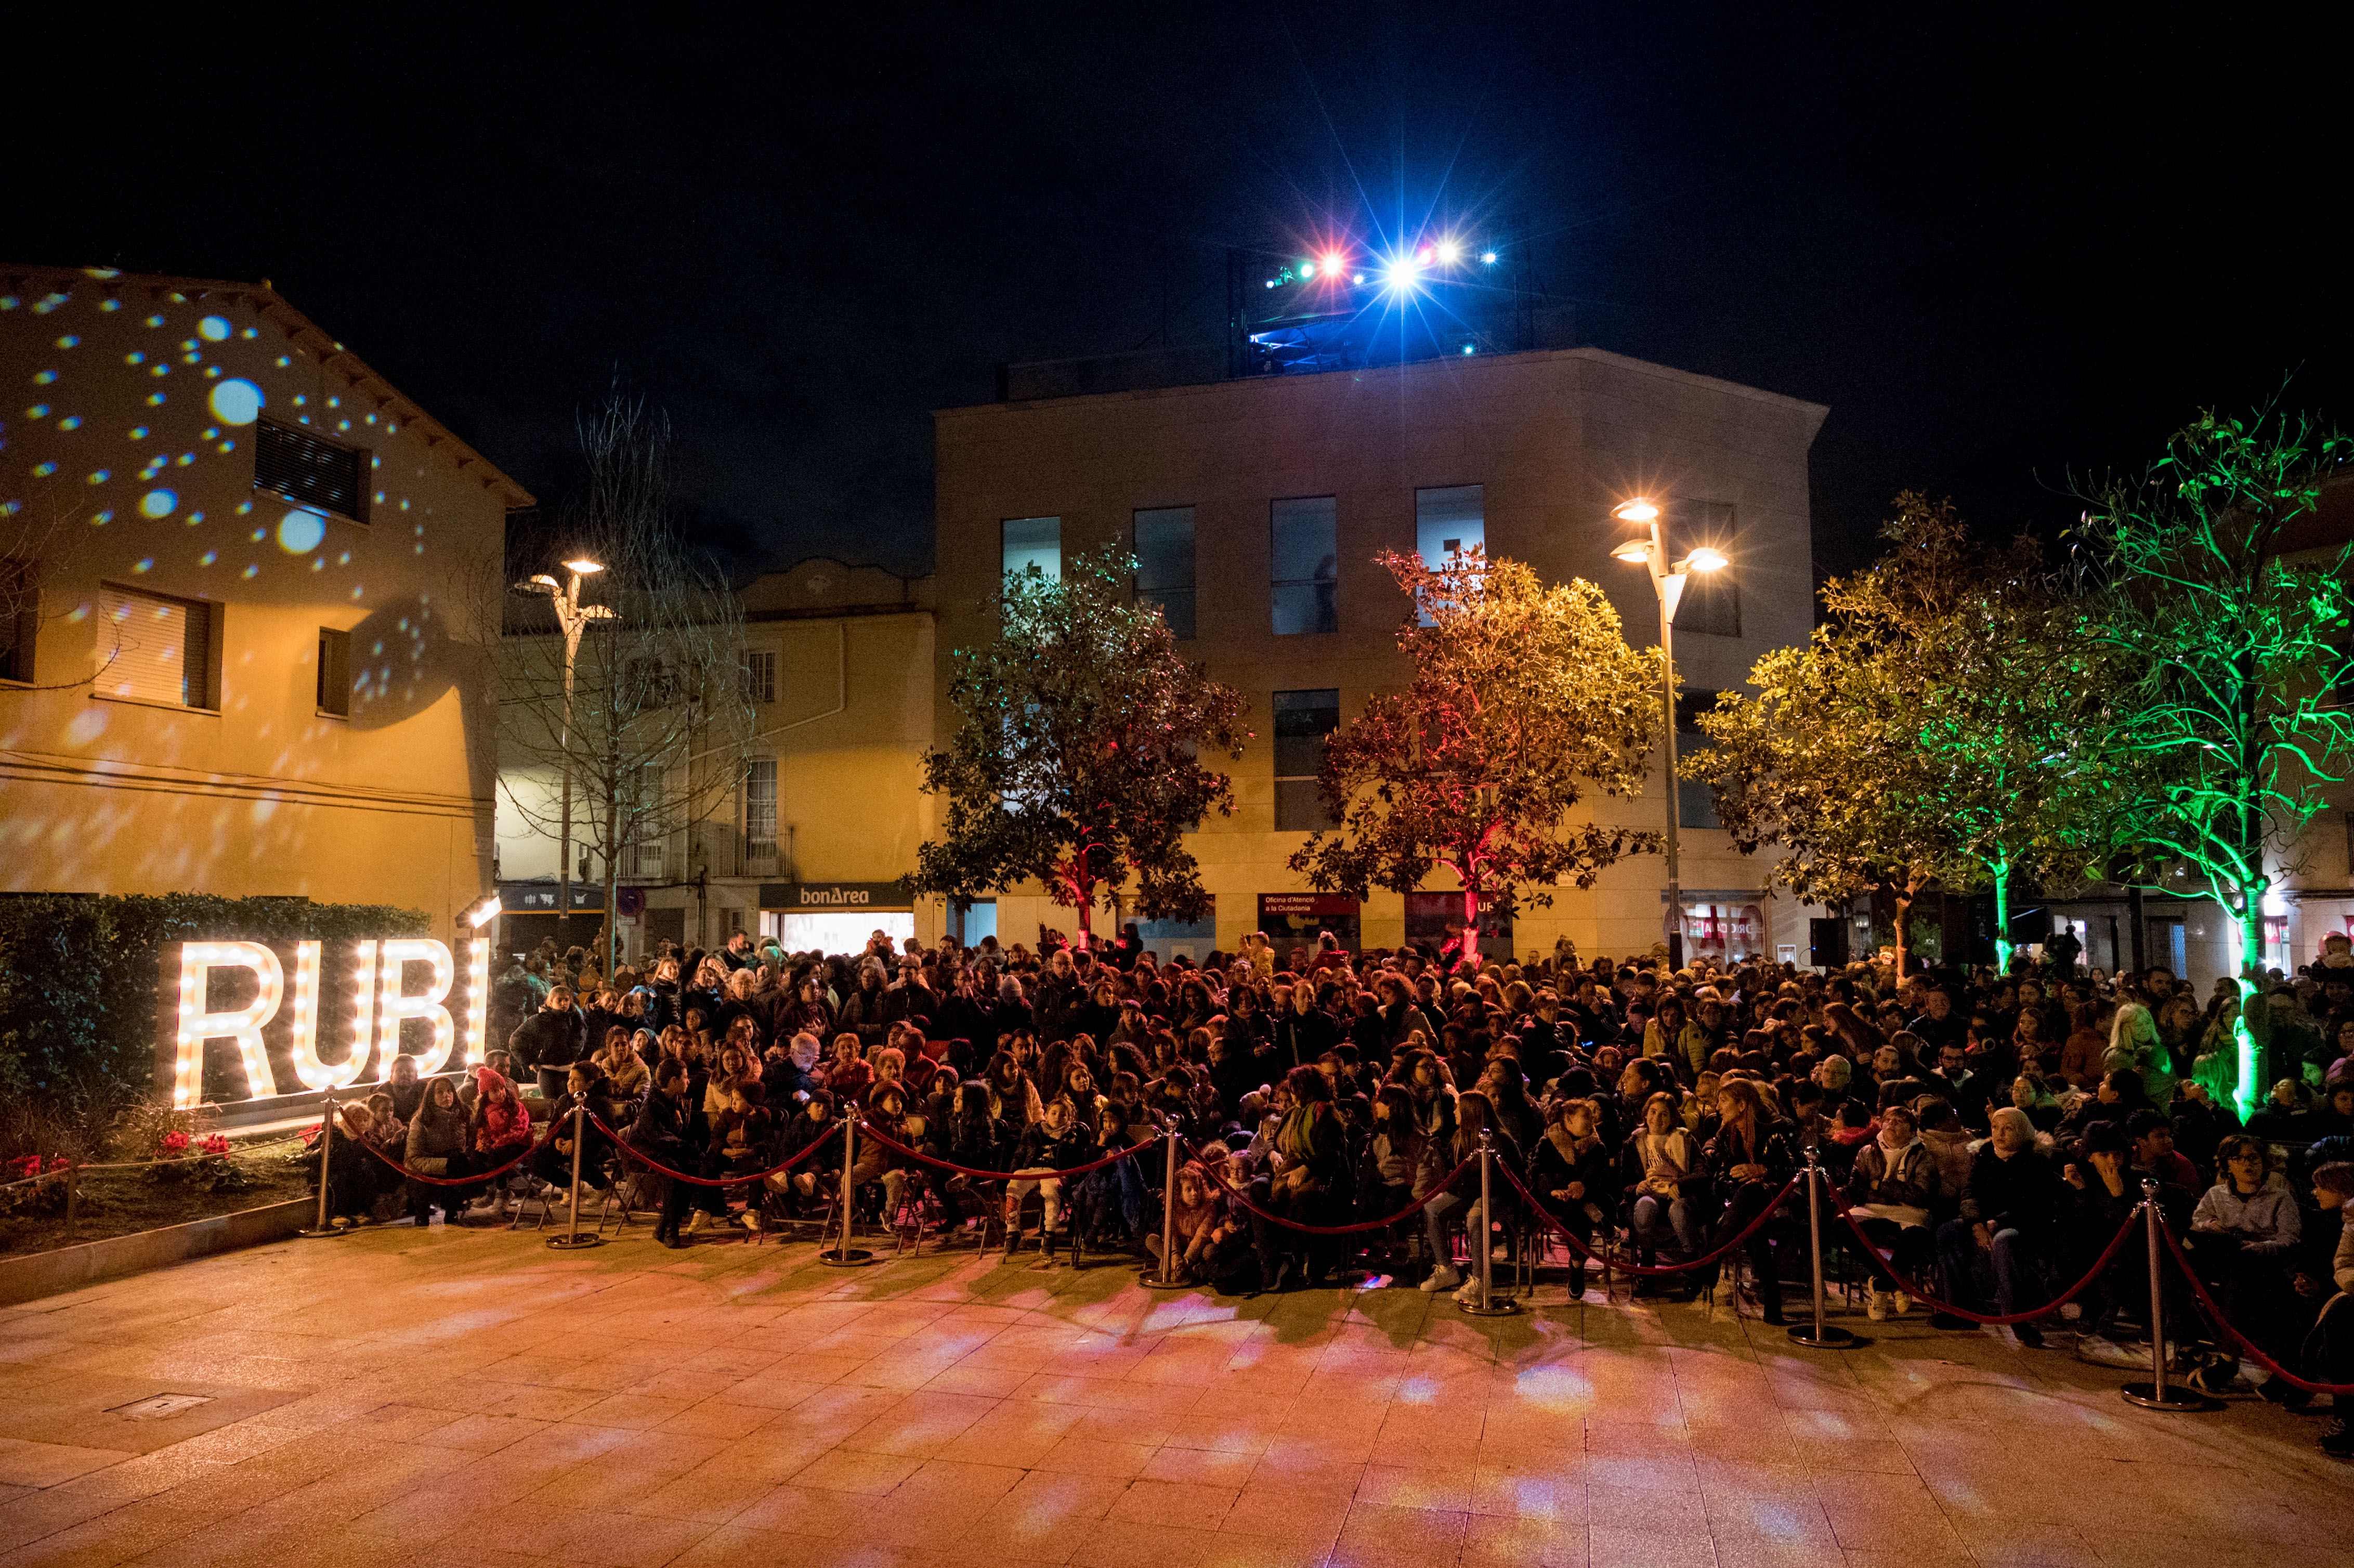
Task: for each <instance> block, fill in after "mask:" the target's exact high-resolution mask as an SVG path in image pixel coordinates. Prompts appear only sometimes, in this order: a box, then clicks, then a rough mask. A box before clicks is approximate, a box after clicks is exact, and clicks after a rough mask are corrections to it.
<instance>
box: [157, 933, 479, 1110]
mask: <svg viewBox="0 0 2354 1568" xmlns="http://www.w3.org/2000/svg"><path fill="white" fill-rule="evenodd" d="M463 946H464V948H465V977H464V980H465V983H464V985H463V987H462V990H461V987H460V986H459V983H458V982H459V974H458V965H457V962H456V961H455V959H453V958H452V957H451V951H450V948H449V945H448V944H447V943H444V942H437V941H433V940H430V939H429V938H396V939H392V940H387V941H381V942H376V941H366V942H355V943H354V944H352V950H351V959H350V967H349V968H348V969H345V971H344V974H345V980H344V983H342V984H341V985H340V986H339V987H338V988H337V989H338V990H339V991H340V992H341V994H342V995H343V997H344V998H345V1003H346V1005H345V1007H343V1008H338V1009H336V1010H334V1012H336V1013H337V1014H340V1016H328V1017H323V1016H322V1014H323V1012H325V1011H326V1010H325V1008H324V1006H323V1003H324V1000H325V996H326V991H327V986H326V984H325V981H326V980H327V975H326V972H325V969H326V962H327V959H326V944H324V943H323V942H292V943H287V944H281V945H279V946H271V945H270V944H267V943H262V942H243V941H220V942H177V943H170V944H166V945H165V947H164V953H163V973H162V976H161V986H160V989H159V995H160V998H161V1000H162V1002H163V1005H162V1006H161V1007H160V1008H159V1009H158V1010H157V1011H158V1014H159V1016H158V1018H157V1021H156V1022H157V1029H156V1046H157V1070H158V1075H159V1076H167V1077H168V1079H169V1082H170V1086H171V1094H172V1103H173V1104H174V1105H175V1106H178V1107H187V1106H193V1105H195V1104H196V1102H197V1101H198V1100H199V1099H201V1098H202V1097H203V1096H204V1083H205V1047H206V1046H207V1044H210V1043H212V1042H214V1041H217V1040H218V1041H227V1042H228V1043H229V1044H231V1045H233V1046H234V1047H235V1050H236V1053H237V1062H238V1065H239V1069H240V1071H241V1075H242V1077H243V1078H244V1093H243V1094H241V1095H239V1094H231V1095H228V1096H222V1097H219V1098H225V1099H258V1098H261V1097H266V1096H270V1095H277V1094H292V1093H294V1092H296V1090H297V1089H298V1088H304V1089H320V1090H325V1089H340V1088H348V1087H350V1086H353V1085H355V1084H361V1083H377V1082H381V1081H383V1080H384V1079H385V1078H386V1077H387V1075H389V1073H390V1070H391V1066H392V1062H393V1059H394V1058H395V1057H397V1056H398V1055H400V1054H401V1053H402V1050H403V1038H402V1036H403V1026H404V1025H406V1024H408V1023H411V1022H415V1023H418V1024H419V1025H421V1028H419V1030H418V1031H416V1032H414V1033H413V1034H412V1036H411V1038H412V1039H416V1040H421V1042H422V1043H423V1049H421V1050H412V1051H411V1052H410V1053H409V1054H411V1055H412V1056H413V1057H414V1058H415V1059H416V1062H417V1070H418V1071H419V1073H420V1074H426V1073H438V1072H440V1071H441V1070H442V1069H443V1068H445V1067H449V1066H452V1065H456V1066H471V1065H473V1064H475V1063H477V1062H479V1061H481V1060H482V1051H483V1034H484V1033H485V1031H486V1030H487V1027H488V1022H489V1018H488V1013H489V1003H490V989H491V988H490V979H491V944H490V941H489V939H488V938H472V940H469V941H467V942H466V943H464V944H463ZM290 960H291V963H290ZM290 968H291V970H292V977H291V978H292V996H291V999H290V997H289V984H288V981H289V978H290V976H289V971H290ZM412 968H414V969H423V970H424V971H426V972H425V975H424V977H423V980H424V983H423V985H422V986H421V987H420V988H419V989H416V990H411V989H410V985H409V971H410V970H411V969H412ZM239 971H241V972H242V973H243V974H244V975H247V976H249V977H251V980H250V985H251V989H252V992H253V994H252V996H251V998H250V999H249V1000H248V1001H245V1002H243V1003H242V1004H240V1005H237V1006H232V1007H226V1008H223V1009H221V1010H219V1011H213V1010H212V1004H211V1001H210V1000H209V998H210V997H211V995H212V991H213V989H214V982H215V977H216V976H222V975H228V976H234V975H235V974H237V973H238V972H239ZM229 983H230V985H231V987H232V989H238V990H242V989H244V984H243V983H240V982H238V981H236V980H230V981H229ZM453 992H459V993H460V994H459V995H458V996H456V997H453V995H452V993H453ZM290 1001H291V1005H290ZM453 1006H454V1007H456V1008H457V1009H458V1010H459V1012H461V1013H462V1015H463V1023H462V1028H461V1021H460V1018H459V1017H458V1016H456V1015H453V1013H452V1012H451V1009H452V1007H453ZM329 1042H332V1043H334V1044H336V1045H338V1046H339V1047H340V1048H339V1049H332V1050H323V1048H322V1047H323V1044H325V1043H329ZM273 1047H274V1048H273ZM330 1054H333V1055H334V1056H335V1057H336V1058H337V1059H336V1060H333V1061H330V1060H329V1059H328V1057H329V1055H330ZM281 1060H282V1061H283V1062H284V1063H285V1065H286V1069H287V1070H288V1071H291V1073H292V1076H293V1078H294V1080H295V1081H294V1083H292V1084H288V1083H287V1082H285V1077H286V1072H283V1071H281V1069H280V1067H279V1065H278V1064H279V1062H280V1061H281ZM371 1066H373V1067H374V1068H375V1072H374V1074H373V1075H371V1074H370V1072H369V1069H370V1067H371Z"/></svg>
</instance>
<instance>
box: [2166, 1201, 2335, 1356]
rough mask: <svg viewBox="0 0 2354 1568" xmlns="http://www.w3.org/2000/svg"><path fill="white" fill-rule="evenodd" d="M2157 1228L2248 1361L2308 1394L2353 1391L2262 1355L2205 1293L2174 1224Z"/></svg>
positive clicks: (2177, 1263) (2213, 1318) (2184, 1274)
mask: <svg viewBox="0 0 2354 1568" xmlns="http://www.w3.org/2000/svg"><path fill="white" fill-rule="evenodd" d="M2158 1228H2159V1229H2160V1230H2161V1231H2163V1232H2165V1233H2166V1245H2168V1247H2169V1248H2171V1249H2172V1250H2173V1253H2174V1264H2175V1266H2176V1267H2178V1268H2179V1269H2181V1270H2182V1277H2183V1278H2185V1279H2187V1280H2189V1281H2190V1288H2191V1290H2192V1292H2193V1293H2194V1294H2196V1295H2197V1296H2198V1298H2199V1304H2200V1306H2201V1307H2203V1308H2206V1309H2207V1316H2208V1318H2209V1319H2210V1320H2211V1321H2212V1322H2213V1323H2214V1325H2215V1326H2216V1327H2217V1328H2219V1329H2221V1330H2223V1332H2225V1333H2226V1334H2229V1335H2230V1336H2231V1337H2232V1340H2233V1341H2234V1342H2235V1343H2237V1344H2238V1345H2239V1347H2240V1349H2241V1351H2243V1352H2244V1353H2245V1354H2246V1356H2247V1358H2248V1359H2249V1360H2250V1361H2253V1362H2255V1363H2256V1364H2257V1365H2258V1366H2260V1367H2262V1368H2264V1371H2266V1372H2270V1373H2272V1374H2273V1376H2274V1377H2276V1378H2278V1379H2280V1380H2281V1381H2282V1382H2283V1383H2287V1384H2288V1385H2289V1386H2290V1387H2291V1388H2301V1389H2303V1390H2305V1392H2306V1393H2327V1394H2332V1395H2345V1394H2354V1383H2312V1382H2308V1381H2307V1380H2306V1379H2304V1378H2301V1377H2299V1376H2297V1375H2296V1373H2295V1372H2291V1371H2289V1370H2288V1368H2286V1367H2285V1366H2283V1365H2281V1364H2280V1362H2278V1361H2274V1360H2273V1359H2272V1357H2270V1356H2268V1355H2266V1354H2264V1351H2261V1350H2259V1349H2257V1347H2256V1342H2255V1341H2254V1340H2251V1339H2250V1338H2248V1336H2247V1335H2245V1334H2243V1333H2242V1332H2240V1330H2238V1329H2236V1328H2234V1327H2233V1326H2232V1320H2231V1319H2228V1318H2226V1317H2224V1316H2223V1309H2222V1308H2221V1307H2218V1306H2216V1305H2215V1298H2213V1297H2212V1296H2210V1295H2209V1294H2207V1284H2206V1281H2204V1280H2202V1279H2200V1277H2199V1271H2198V1270H2197V1269H2195V1268H2193V1267H2191V1266H2190V1254H2189V1253H2187V1252H2185V1251H2183V1250H2182V1242H2181V1239H2180V1238H2179V1237H2178V1236H2176V1235H2175V1234H2174V1227H2173V1226H2172V1225H2160V1226H2159V1227H2158Z"/></svg>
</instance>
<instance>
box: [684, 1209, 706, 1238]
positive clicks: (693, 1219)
mask: <svg viewBox="0 0 2354 1568" xmlns="http://www.w3.org/2000/svg"><path fill="white" fill-rule="evenodd" d="M710 1218H711V1216H710V1215H709V1214H707V1213H704V1212H703V1211H702V1210H701V1209H697V1210H695V1213H693V1214H691V1215H689V1216H688V1217H687V1222H686V1234H688V1235H693V1234H695V1233H696V1232H697V1231H700V1230H701V1229H703V1227H704V1224H705V1222H707V1221H708V1220H709V1219H710Z"/></svg>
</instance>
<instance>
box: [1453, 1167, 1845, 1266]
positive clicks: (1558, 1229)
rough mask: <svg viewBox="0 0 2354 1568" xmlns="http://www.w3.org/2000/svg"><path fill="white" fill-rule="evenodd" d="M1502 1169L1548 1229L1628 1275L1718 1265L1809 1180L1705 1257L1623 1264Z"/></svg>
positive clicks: (1792, 1186) (1786, 1190) (1789, 1187)
mask: <svg viewBox="0 0 2354 1568" xmlns="http://www.w3.org/2000/svg"><path fill="white" fill-rule="evenodd" d="M1500 1169H1501V1170H1502V1171H1503V1172H1504V1180H1506V1181H1510V1182H1511V1184H1512V1185H1513V1186H1515V1187H1518V1188H1520V1191H1521V1196H1522V1197H1523V1198H1526V1199H1527V1200H1528V1201H1529V1207H1531V1208H1532V1209H1534V1210H1535V1211H1536V1213H1537V1217H1538V1218H1539V1219H1541V1220H1543V1222H1544V1223H1545V1224H1546V1226H1547V1227H1548V1228H1550V1229H1551V1230H1552V1231H1553V1233H1554V1234H1557V1235H1559V1236H1560V1237H1561V1238H1562V1239H1563V1240H1564V1241H1565V1242H1567V1243H1569V1245H1572V1246H1574V1247H1575V1248H1576V1249H1577V1250H1578V1251H1580V1252H1582V1253H1584V1254H1585V1255H1586V1256H1588V1257H1590V1258H1592V1259H1593V1260H1594V1261H1595V1262H1596V1263H1598V1264H1600V1265H1601V1266H1603V1267H1605V1268H1606V1269H1610V1270H1613V1271H1616V1272H1624V1273H1627V1274H1689V1273H1691V1271H1692V1270H1693V1269H1695V1268H1706V1267H1707V1266H1709V1265H1710V1264H1712V1263H1714V1262H1715V1261H1716V1260H1717V1259H1719V1258H1721V1257H1724V1256H1726V1255H1729V1254H1731V1253H1732V1252H1734V1250H1735V1249H1736V1248H1739V1247H1741V1246H1743V1245H1746V1244H1747V1242H1748V1240H1749V1238H1750V1237H1752V1236H1754V1235H1755V1234H1757V1233H1758V1232H1759V1231H1760V1230H1762V1229H1764V1228H1765V1222H1766V1221H1768V1220H1770V1219H1772V1218H1773V1217H1774V1215H1775V1214H1776V1213H1777V1212H1778V1211H1779V1210H1780V1209H1781V1207H1782V1205H1783V1204H1784V1203H1786V1202H1789V1200H1790V1194H1791V1192H1794V1191H1795V1190H1796V1189H1797V1185H1798V1183H1799V1182H1800V1181H1804V1180H1805V1178H1804V1177H1802V1176H1793V1177H1791V1178H1790V1179H1789V1181H1786V1182H1784V1183H1783V1186H1782V1190H1781V1191H1780V1192H1776V1193H1775V1194H1774V1201H1773V1202H1770V1203H1768V1204H1766V1205H1765V1209H1764V1211H1763V1212H1761V1213H1759V1214H1758V1216H1757V1217H1756V1218H1755V1219H1754V1220H1752V1221H1750V1222H1749V1223H1748V1224H1746V1225H1744V1226H1743V1227H1742V1230H1741V1234H1739V1235H1736V1236H1734V1238H1733V1239H1732V1240H1730V1241H1728V1242H1726V1243H1725V1244H1724V1245H1722V1246H1719V1247H1716V1248H1713V1249H1712V1250H1711V1251H1708V1252H1704V1253H1702V1254H1701V1255H1700V1256H1698V1257H1695V1258H1692V1259H1691V1260H1690V1261H1689V1262H1685V1263H1619V1262H1617V1261H1616V1260H1614V1259H1611V1258H1607V1257H1605V1256H1603V1255H1602V1254H1600V1253H1598V1252H1596V1251H1595V1250H1594V1249H1593V1248H1592V1247H1591V1246H1588V1245H1586V1244H1585V1243H1584V1242H1582V1241H1580V1240H1578V1239H1577V1237H1576V1235H1575V1234H1574V1233H1573V1232H1572V1231H1571V1230H1570V1228H1569V1227H1568V1226H1567V1225H1564V1224H1562V1223H1561V1222H1560V1221H1559V1220H1558V1219H1555V1218H1554V1217H1553V1214H1552V1213H1550V1212H1548V1211H1547V1210H1546V1208H1545V1206H1544V1205H1543V1203H1541V1202H1538V1201H1537V1195H1536V1194H1535V1193H1534V1192H1530V1191H1529V1190H1528V1188H1527V1187H1526V1186H1523V1185H1522V1181H1521V1179H1520V1178H1519V1177H1518V1176H1516V1175H1514V1174H1513V1173H1512V1168H1511V1166H1509V1165H1506V1166H1502V1167H1500Z"/></svg>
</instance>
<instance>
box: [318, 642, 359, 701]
mask: <svg viewBox="0 0 2354 1568" xmlns="http://www.w3.org/2000/svg"><path fill="white" fill-rule="evenodd" d="M319 711H320V712H321V713H323V714H334V715H335V716H336V717H338V718H349V717H351V716H352V634H351V633H350V632H348V631H338V630H335V629H334V627H332V626H323V627H321V628H319Z"/></svg>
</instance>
